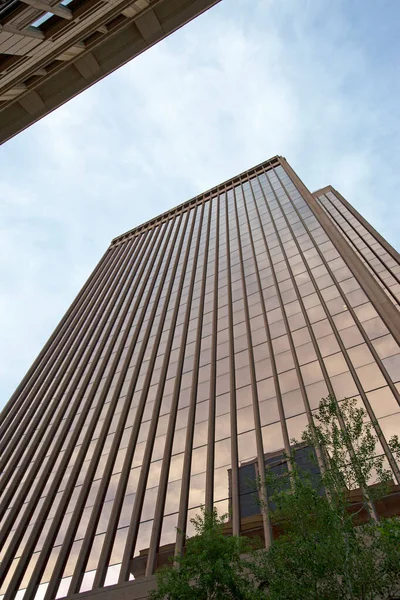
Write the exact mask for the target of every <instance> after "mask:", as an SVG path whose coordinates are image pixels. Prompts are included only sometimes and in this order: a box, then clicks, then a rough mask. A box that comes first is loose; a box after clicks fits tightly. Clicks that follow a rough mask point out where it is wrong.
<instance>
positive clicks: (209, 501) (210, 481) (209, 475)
mask: <svg viewBox="0 0 400 600" xmlns="http://www.w3.org/2000/svg"><path fill="white" fill-rule="evenodd" d="M214 204H216V219H215V251H214V297H213V320H212V341H211V372H210V403H209V410H208V435H207V470H206V491H205V508H206V510H208V511H211V510H212V508H213V504H214V464H215V402H216V401H215V392H216V371H217V333H218V260H219V222H220V218H219V217H220V215H219V209H220V196H219V195H218V196H217V198H215V199H214ZM212 209H213V204H212V203H211V206H210V210H212Z"/></svg>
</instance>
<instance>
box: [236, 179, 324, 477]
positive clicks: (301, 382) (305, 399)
mask: <svg viewBox="0 0 400 600" xmlns="http://www.w3.org/2000/svg"><path fill="white" fill-rule="evenodd" d="M257 182H258V185H259V188H260V190H261V193H262V195H263V199H264V202H265V205H266V206H267V209H268V214H269V217H270V219H271V224H272V225H273V227H274V231H275V235H276V238H277V240H278V242H279V247H280V249H281V252H282V255H283V257H284V260H285V264H286V267H287V269H288V272H289V276H290V281H291V283H292V285H293V288H294V290H295V292H296V297H297V300H298V302H299V304H300V306H301V310H302V314H303V316H304V318H305V321H306V324H307V328H308V331H309V333H310V336H313V331H312V328H311V324H310V321H309V318H308V315H307V312H306V310H305V307H304V303H303V299H302V297H301V295H300V292H299V289H298V286H297V283H296V280H295V278H294V275H293V271H292V269H291V266H290V263H289V260H288V258H287V255H286V252H285V248H284V244H283V242H282V240H281V237H280V234H279V231H278V228H277V226H276V223H275V219H274V217H273V215H272V212H271V209H270V206H269V204H268V199H267V197H266V195H265V191H264V189H263V187H262V185H261V183H260V180H259V178H258V176H257ZM250 189H251V192H252V196H253V201H254V206H255V208H256V212H257V217H258V221H259V223H260V227H261V231H262V236H263V240H264V246H265V248H266V251H267V255H268V260H269V263H270V265H271V273H272V277H273V280H274V285H275V289H276V292H277V297H278V300H279V306H280V309H281V311H282V319H283V322H284V324H285V330H286V335H287V336H288V340H289V345H290V351H291V353H292V357H293V362H294V365H295V370H296V374H297V378H298V381H299V386H300V391H301V396H302V399H303V402H304V408H305V411H306V414H307V418H308V422H309V423H310V424H311V425H312V423H313V420H312V413H311V407H310V404H309V401H308V397H307V392H306V388H305V385H304V380H303V375H302V373H301V369H300V365H299V361H298V358H297V353H296V349H295V345H294V342H293V335H292V332H291V330H290V326H289V320H288V317H287V314H286V311H285V305H284V302H283V299H282V293H281V290H280V287H279V283H278V280H277V277H276V273H275V269H274V266H273V261H272V258H271V254H270V250H269V247H268V243H267V238H266V235H265V232H264V229H263V225H262V221H261V215H260V211H259V208H258V206H257V202H256V199H255V196H254V189H253V184H252V182H251V181H250ZM275 198H276V196H275ZM282 212H283V211H282ZM246 214H247V218H248V213H247V206H246ZM287 225H288V227H290V225H289V224H288V222H287ZM290 231H291V233H292V237H293V239H295V236H294V234H293V232H292V230H291V228H290ZM252 247H253V253H254V255H255V248H254V241H253V239H252ZM257 275H258V279H259V274H258V272H257ZM259 286H260V290H261V281H259ZM261 297H262V309H263V314H264V315H265V316H264V321H265V322H267V315H266V307H265V301H264V298H263V296H262V293H261ZM268 338H269V350H270V354H271V356H273V372H274V376H276V378H277V379H278V380H279V377H278V373H277V368H276V361H275V357H274V354H273V347H272V343H271V340H270V334H269V330H268ZM278 403H279V409H280V414H282V417H281V418H283V419H285V414H284V407H283V403H282V398H281V394H280V390H279V400H278ZM284 427H285V433H286V436H285V437H284V439H286V443H287V444H288V447H286V448H285V450H286V453H287V454H289V453H290V441H289V435H288V432H287V426H286V423H285V426H284ZM316 454H317V459H318V464H319V467H320V469H321V470H322V469H323V468H324V465H323V460H322V457H321V454H320V451H319V448H316Z"/></svg>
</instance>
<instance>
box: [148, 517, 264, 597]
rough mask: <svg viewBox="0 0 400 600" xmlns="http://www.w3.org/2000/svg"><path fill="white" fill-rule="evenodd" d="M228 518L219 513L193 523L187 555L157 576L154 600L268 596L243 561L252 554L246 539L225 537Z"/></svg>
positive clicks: (198, 518)
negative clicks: (194, 532)
mask: <svg viewBox="0 0 400 600" xmlns="http://www.w3.org/2000/svg"><path fill="white" fill-rule="evenodd" d="M225 520H226V515H225V516H223V517H219V516H218V513H217V511H216V509H214V510H213V511H212V512H207V511H205V510H204V509H202V513H201V514H200V515H197V516H196V517H195V518H194V519H192V520H191V522H192V523H193V525H194V527H195V531H196V535H194V536H193V537H190V538H187V539H186V552H185V553H184V554H183V555H182V556H178V557H176V558H175V559H174V564H173V566H172V568H171V567H169V568H168V567H166V568H164V569H161V570H160V571H159V572H158V573H157V590H156V591H154V592H152V594H151V595H150V598H151V600H162V599H164V598H166V599H168V600H229V599H232V600H257V599H258V598H260V599H261V598H264V597H265V596H264V595H263V594H262V593H261V592H260V591H259V590H258V589H257V585H256V582H255V581H254V579H253V578H252V576H251V573H250V572H249V569H248V561H247V560H246V558H244V557H243V555H245V554H246V553H248V552H249V551H250V550H251V546H250V542H249V540H248V539H247V538H244V537H238V536H226V535H224V534H223V529H224V523H225Z"/></svg>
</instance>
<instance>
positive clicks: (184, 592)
mask: <svg viewBox="0 0 400 600" xmlns="http://www.w3.org/2000/svg"><path fill="white" fill-rule="evenodd" d="M314 417H315V420H314V425H313V426H312V427H308V428H307V430H306V431H305V432H304V433H303V436H302V444H303V445H305V446H307V447H309V448H310V455H311V456H310V459H313V460H316V461H317V464H318V468H317V469H314V471H313V472H312V470H311V469H310V468H309V465H308V468H304V467H303V468H301V467H300V465H299V464H298V462H297V460H296V448H298V443H297V442H296V441H295V440H293V442H292V443H293V446H292V448H293V450H292V452H291V454H290V456H286V461H287V463H286V464H287V469H283V470H281V471H280V473H279V474H278V475H277V474H273V473H272V470H271V469H267V472H268V474H267V481H266V482H265V484H264V483H263V487H264V489H265V488H266V489H267V490H268V494H269V502H268V506H262V507H261V509H262V510H264V511H266V512H267V513H268V516H269V519H270V521H271V523H272V525H273V526H274V530H275V531H276V530H278V531H279V536H278V537H277V539H275V541H274V543H273V544H272V546H271V547H270V548H268V549H267V550H261V551H260V550H257V551H256V550H253V551H251V548H250V542H249V541H248V540H247V539H246V538H243V537H235V536H233V537H227V536H224V533H223V532H224V522H225V519H224V518H220V517H218V514H217V512H216V510H214V511H213V512H211V513H208V512H207V511H204V510H203V511H202V514H201V515H199V516H197V517H196V518H195V519H193V520H192V523H193V524H194V526H195V530H196V535H195V536H194V537H192V538H189V539H187V540H186V552H185V554H184V555H182V556H180V557H176V558H175V559H174V561H173V565H172V566H171V567H170V568H164V569H162V570H161V571H160V572H159V573H157V583H158V588H157V590H156V591H155V592H153V593H152V595H151V596H150V598H151V599H152V600H164V599H167V600H229V599H231V600H234V599H235V600H247V599H249V600H250V599H251V600H259V599H260V600H261V599H263V600H377V599H380V600H394V599H395V598H396V594H397V595H398V596H399V598H400V518H399V517H392V518H386V519H380V520H379V519H378V518H377V512H376V510H375V506H376V502H377V501H379V498H381V497H382V496H383V495H385V494H386V493H387V492H388V490H389V488H390V485H391V481H392V472H391V470H390V469H389V468H388V466H387V465H386V460H385V458H384V457H383V456H380V455H379V452H378V455H377V441H378V440H377V436H376V434H375V428H374V425H375V424H372V423H370V422H369V421H368V419H367V415H366V412H365V411H364V409H362V408H359V406H358V404H357V401H356V400H344V401H342V402H337V401H336V400H335V398H332V397H328V398H327V399H325V400H322V401H321V403H320V406H319V409H318V411H317V412H316V414H315V415H314ZM389 446H390V448H391V450H392V452H393V454H394V455H395V456H396V457H397V459H400V442H399V439H398V438H397V437H394V438H392V440H390V442H389ZM317 459H318V460H317ZM261 483H262V482H259V484H260V485H261ZM271 491H272V494H271ZM355 497H356V498H357V504H356V505H355V504H354V498H355ZM246 554H247V556H246Z"/></svg>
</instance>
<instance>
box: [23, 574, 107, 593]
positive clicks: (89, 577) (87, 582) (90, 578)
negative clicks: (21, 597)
mask: <svg viewBox="0 0 400 600" xmlns="http://www.w3.org/2000/svg"><path fill="white" fill-rule="evenodd" d="M95 575H96V571H89V572H87V573H85V574H84V575H83V579H82V583H81V587H80V588H79V592H80V593H81V592H88V591H89V590H91V589H92V587H93V582H94V578H95ZM35 600H36V598H35Z"/></svg>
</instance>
